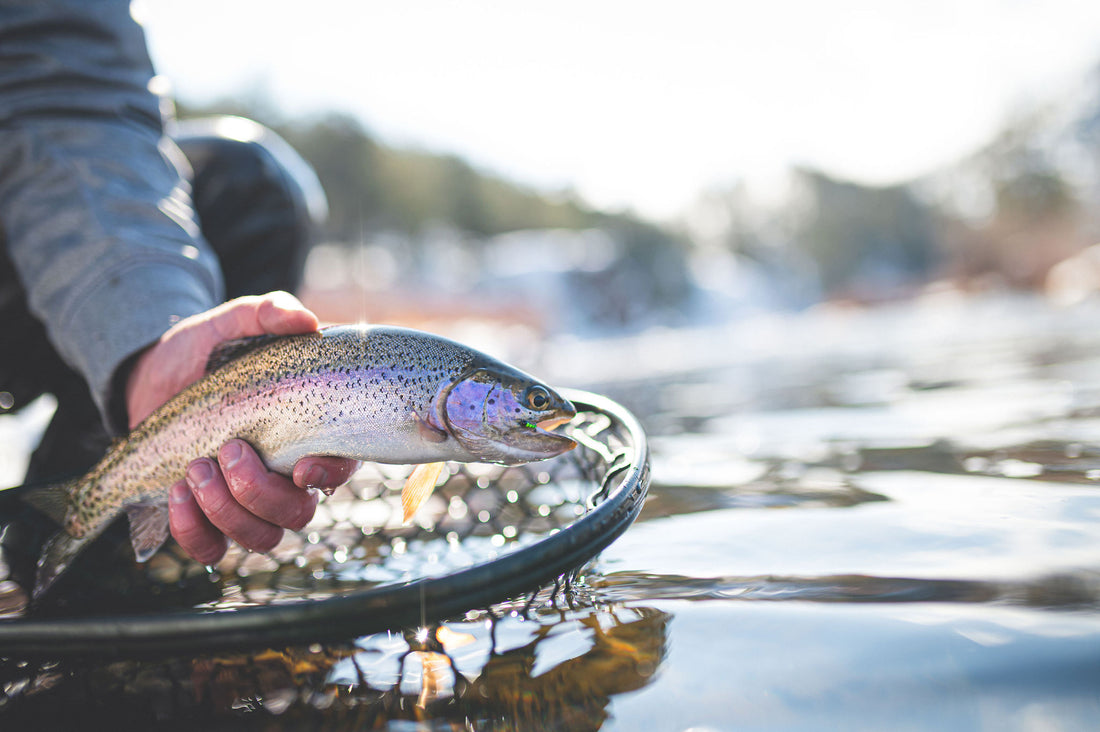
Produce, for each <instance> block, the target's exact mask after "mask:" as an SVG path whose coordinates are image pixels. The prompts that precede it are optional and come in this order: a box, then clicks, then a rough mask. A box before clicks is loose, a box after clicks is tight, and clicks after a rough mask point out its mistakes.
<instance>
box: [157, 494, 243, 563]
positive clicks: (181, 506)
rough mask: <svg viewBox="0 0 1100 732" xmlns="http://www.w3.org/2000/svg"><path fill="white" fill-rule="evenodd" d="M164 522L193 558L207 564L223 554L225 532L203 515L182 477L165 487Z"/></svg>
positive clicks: (225, 544)
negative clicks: (166, 490) (166, 488)
mask: <svg viewBox="0 0 1100 732" xmlns="http://www.w3.org/2000/svg"><path fill="white" fill-rule="evenodd" d="M168 525H169V527H170V528H171V530H172V536H174V537H175V539H176V543H178V544H179V545H180V548H182V549H183V550H184V551H185V552H187V554H188V555H190V556H191V558H192V559H194V560H195V561H197V562H200V563H202V564H207V565H209V564H214V563H215V562H217V561H218V560H219V559H221V558H222V557H223V556H225V550H226V548H227V547H228V544H229V543H228V542H227V541H226V538H225V534H223V533H222V532H220V531H218V529H217V528H215V527H214V525H213V524H212V523H210V519H208V518H206V514H204V513H203V512H202V509H200V508H199V504H198V503H197V502H196V501H195V497H194V496H193V495H192V493H191V489H190V488H189V487H188V485H187V483H186V482H185V481H182V480H181V481H180V482H178V483H176V484H175V485H173V486H172V487H171V489H169V492H168Z"/></svg>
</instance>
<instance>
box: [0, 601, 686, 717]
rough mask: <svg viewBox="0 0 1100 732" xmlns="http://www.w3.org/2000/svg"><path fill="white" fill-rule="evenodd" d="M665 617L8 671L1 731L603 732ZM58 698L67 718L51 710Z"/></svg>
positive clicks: (451, 630)
mask: <svg viewBox="0 0 1100 732" xmlns="http://www.w3.org/2000/svg"><path fill="white" fill-rule="evenodd" d="M670 617H671V616H670V615H669V614H668V613H666V612H663V611H660V610H656V609H653V608H651V607H644V606H642V607H630V608H626V607H622V606H615V607H609V608H607V609H604V610H596V609H592V608H590V609H585V610H577V611H568V610H560V611H549V610H544V611H542V612H536V613H532V614H529V615H528V616H526V617H525V616H523V615H521V614H518V613H516V614H506V615H504V616H502V617H485V618H476V619H471V620H468V621H463V622H456V623H448V624H445V625H440V626H435V627H432V628H430V629H419V630H410V631H408V632H406V633H405V634H400V633H399V634H380V635H375V636H368V637H365V638H361V639H359V640H358V641H357V642H356V643H355V644H354V645H350V644H349V645H346V646H340V645H333V646H325V647H322V646H312V647H308V648H289V649H283V650H267V651H263V652H259V653H250V654H235V655H223V656H215V657H206V656H203V657H199V658H195V659H169V660H160V661H144V662H142V661H119V662H116V663H107V664H94V663H90V664H85V665H80V664H75V663H66V664H49V665H47V666H44V667H35V666H34V665H29V664H27V663H4V662H0V685H2V686H3V690H4V693H3V694H2V695H0V710H3V711H5V712H6V714H5V717H4V719H5V721H6V722H10V723H12V724H16V723H18V722H24V723H27V724H30V723H31V722H32V721H33V723H34V724H35V725H36V726H41V725H46V726H49V725H51V724H61V723H64V724H69V723H76V722H77V721H81V722H82V723H85V724H87V723H88V721H89V720H100V721H102V723H103V725H104V726H121V727H125V728H130V727H132V726H133V725H135V724H151V723H153V722H155V721H157V720H164V719H174V720H177V721H178V720H192V721H197V720H219V719H221V720H224V719H227V718H228V719H234V720H236V721H235V722H234V725H233V729H270V724H271V723H272V720H273V719H274V718H278V719H279V725H280V728H284V729H296V728H298V727H299V725H303V724H320V723H322V722H323V723H324V724H325V725H326V726H325V728H326V729H362V728H374V727H375V726H377V725H381V724H386V723H390V722H397V721H400V720H407V721H424V720H435V721H434V722H433V723H432V726H431V727H430V728H431V729H436V728H440V729H443V728H446V729H450V728H452V727H451V725H456V726H457V727H458V728H461V729H502V728H504V729H525V730H596V729H599V728H600V727H601V725H602V724H603V721H604V720H605V719H606V718H607V715H608V712H607V709H608V705H609V703H610V702H611V699H612V698H613V697H615V696H616V695H620V694H624V693H626V692H631V691H636V690H638V689H640V688H643V687H644V686H646V685H647V684H649V683H650V682H651V681H652V679H653V678H654V676H655V674H656V673H657V671H658V669H659V668H660V666H661V664H662V662H663V660H664V658H665V655H666V653H667V639H668V623H669V620H670ZM32 685H33V688H32ZM60 697H63V698H65V699H66V704H65V705H61V706H59V705H57V704H56V703H55V702H54V701H53V700H54V699H56V698H60ZM504 720H507V721H506V722H505V721H504ZM502 725H503V726H502Z"/></svg>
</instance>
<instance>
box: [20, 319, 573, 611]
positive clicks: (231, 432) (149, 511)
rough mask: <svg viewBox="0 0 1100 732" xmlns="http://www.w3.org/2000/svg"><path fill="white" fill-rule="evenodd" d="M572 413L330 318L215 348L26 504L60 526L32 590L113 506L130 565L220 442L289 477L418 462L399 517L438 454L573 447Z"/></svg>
mask: <svg viewBox="0 0 1100 732" xmlns="http://www.w3.org/2000/svg"><path fill="white" fill-rule="evenodd" d="M575 413H576V412H575V410H574V408H573V405H572V404H570V403H569V401H568V400H566V399H564V398H562V397H561V396H559V395H558V394H557V393H555V392H554V391H553V390H552V389H550V388H549V387H547V386H546V385H544V384H542V383H540V382H538V381H537V380H535V379H533V378H532V377H530V376H528V375H527V374H524V373H523V372H521V371H519V370H518V369H515V368H513V367H511V366H509V365H507V364H504V363H502V362H500V361H498V360H496V359H494V358H492V357H490V356H487V355H485V354H483V353H480V352H478V351H476V350H474V349H471V348H468V347H466V346H463V345H461V344H459V343H456V342H454V341H451V340H448V339H446V338H442V337H440V336H435V335H431V334H428V333H423V332H420V331H415V330H409V329H405V328H394V327H358V326H338V327H333V328H327V329H325V330H323V331H321V332H319V333H310V334H306V335H297V336H259V337H255V338H245V339H241V340H237V341H230V342H228V343H226V344H223V345H222V346H221V347H219V348H218V349H216V350H215V351H214V353H213V354H212V355H211V358H210V363H209V364H208V365H207V375H206V376H204V377H203V378H201V379H199V380H198V381H196V382H195V383H194V384H192V385H191V386H189V387H187V388H186V389H184V390H183V391H181V392H180V393H179V394H177V395H176V396H175V397H173V398H172V399H171V400H170V401H168V402H167V403H165V404H164V405H163V406H162V407H161V408H160V409H158V410H157V411H156V412H154V413H153V414H151V415H150V416H149V417H148V418H147V419H146V420H145V421H144V422H142V423H141V424H140V425H138V426H137V427H136V428H135V429H134V430H133V431H132V432H131V433H130V434H129V435H128V436H127V437H125V438H124V439H122V440H120V441H118V442H117V443H115V444H114V445H113V446H112V448H111V449H110V451H109V452H108V453H107V454H106V456H104V458H103V459H102V460H101V461H100V462H99V463H98V464H97V465H96V466H95V467H94V468H93V469H92V470H91V471H90V472H89V473H88V474H87V475H85V476H83V477H82V478H79V479H77V480H76V481H74V482H72V483H68V484H63V485H58V486H48V487H45V488H41V489H37V491H35V492H34V493H32V494H31V495H30V496H28V501H29V502H31V503H33V504H34V505H36V506H38V507H39V508H41V509H42V510H43V511H45V512H46V513H48V514H49V515H51V516H53V517H54V518H55V519H56V520H57V521H58V522H59V523H60V524H61V525H62V526H63V527H64V530H63V531H59V532H58V533H57V535H56V536H54V537H53V538H52V539H51V540H50V541H48V542H47V544H46V546H45V548H44V550H43V554H42V558H41V559H40V560H39V563H38V573H37V577H36V581H35V590H34V595H35V597H38V596H40V595H41V594H42V593H43V592H45V590H46V589H47V588H48V587H49V586H50V585H51V584H52V583H53V582H54V580H56V579H57V577H58V576H60V574H61V573H62V572H63V571H65V569H66V568H67V567H68V566H69V564H70V563H71V562H72V560H73V558H74V557H75V556H76V555H77V553H78V552H79V551H80V550H81V549H82V548H83V547H84V546H85V545H87V544H88V543H89V542H90V541H92V540H93V539H94V538H95V537H97V536H98V535H99V534H100V533H101V532H102V531H103V530H104V529H105V528H106V527H107V526H108V525H109V524H110V523H111V522H112V521H113V520H114V519H115V517H116V516H118V514H119V513H120V512H122V511H125V512H126V513H127V514H128V517H129V520H130V538H131V543H132V544H133V547H134V554H135V556H136V557H137V559H138V561H145V560H146V559H148V558H149V557H151V556H152V555H153V554H154V553H155V552H156V550H157V549H158V548H159V547H160V546H161V545H162V544H163V543H164V541H165V540H166V539H167V538H168V533H169V529H168V489H169V487H170V486H171V485H172V484H173V483H175V482H176V481H177V480H179V479H180V478H182V477H183V474H184V472H185V470H186V468H187V465H188V464H189V463H190V462H191V461H192V460H194V459H196V458H199V457H203V456H214V455H216V454H217V452H218V449H219V448H220V447H221V446H222V445H223V444H225V442H226V441H228V440H229V439H231V438H234V437H239V438H242V439H244V440H246V441H247V442H249V443H250V444H251V445H252V446H253V447H254V448H255V449H256V450H257V452H258V453H259V454H260V456H261V457H262V458H263V460H264V462H265V464H266V465H267V466H268V467H269V468H270V469H272V470H274V471H276V472H279V473H282V474H284V475H290V474H291V471H292V470H293V468H294V464H295V462H297V461H298V459H299V458H302V457H304V456H306V455H332V456H337V457H345V458H353V459H356V460H367V461H373V462H381V463H398V464H416V465H417V467H416V468H415V469H414V470H413V472H412V475H411V476H410V477H409V479H408V482H407V483H406V484H405V487H404V489H403V490H402V504H403V506H404V510H405V520H406V521H408V520H409V518H411V516H412V514H413V513H414V512H415V511H416V509H417V508H419V506H420V505H421V504H422V503H423V502H424V501H425V500H427V498H428V496H429V495H430V494H431V491H432V489H433V488H434V486H435V482H436V479H437V478H438V476H439V472H440V470H441V468H442V467H443V462H442V461H446V460H454V461H459V462H494V463H504V464H507V465H514V464H518V463H524V462H529V461H532V460H541V459H543V458H548V457H553V456H554V455H558V454H560V453H562V452H565V451H566V450H569V449H571V448H573V447H575V445H576V443H575V442H573V440H572V439H570V438H569V437H566V436H565V435H562V434H557V433H555V432H552V431H551V430H553V429H554V428H555V427H557V426H558V425H560V424H562V423H564V422H566V421H568V420H569V419H571V418H572V417H573V416H574V414H575Z"/></svg>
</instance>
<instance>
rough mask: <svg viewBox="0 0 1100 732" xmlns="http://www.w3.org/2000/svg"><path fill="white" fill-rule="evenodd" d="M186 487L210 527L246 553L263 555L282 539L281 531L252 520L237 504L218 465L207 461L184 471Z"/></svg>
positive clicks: (254, 517)
mask: <svg viewBox="0 0 1100 732" xmlns="http://www.w3.org/2000/svg"><path fill="white" fill-rule="evenodd" d="M187 484H188V486H190V488H191V492H192V493H193V494H194V496H195V500H196V501H197V502H198V504H199V508H201V509H202V512H203V513H204V514H206V517H207V518H208V519H209V520H210V523H211V524H213V525H214V526H215V527H217V528H218V529H220V530H221V532H222V533H223V534H225V535H226V536H228V537H229V538H230V539H233V540H234V541H235V542H237V543H238V544H240V545H241V546H243V547H244V548H245V549H248V550H250V551H257V552H266V551H270V550H271V549H274V548H275V545H276V544H278V543H279V541H280V540H281V539H282V538H283V530H282V529H281V528H279V527H278V526H275V525H273V524H271V523H269V522H267V521H264V520H263V519H262V518H260V517H258V516H255V515H254V514H252V513H251V512H249V511H248V509H246V508H245V507H244V506H242V505H241V504H240V503H238V502H237V500H236V499H235V498H234V497H233V494H232V493H231V492H230V490H229V485H228V484H227V483H226V479H225V476H223V475H222V471H221V470H220V469H219V468H218V465H217V463H215V462H214V461H213V460H211V459H209V458H201V459H199V460H196V461H194V462H193V463H191V465H190V466H189V467H188V469H187Z"/></svg>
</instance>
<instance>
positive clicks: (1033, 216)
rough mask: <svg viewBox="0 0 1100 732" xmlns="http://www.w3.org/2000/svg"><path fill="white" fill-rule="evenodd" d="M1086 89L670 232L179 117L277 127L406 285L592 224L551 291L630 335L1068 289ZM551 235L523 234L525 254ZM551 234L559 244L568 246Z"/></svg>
mask: <svg viewBox="0 0 1100 732" xmlns="http://www.w3.org/2000/svg"><path fill="white" fill-rule="evenodd" d="M1086 86H1087V88H1086V89H1085V90H1083V91H1082V92H1081V93H1079V94H1075V95H1072V98H1070V99H1068V100H1055V101H1054V102H1051V103H1048V104H1045V105H1042V106H1036V107H1034V108H1032V109H1030V110H1026V111H1024V112H1021V113H1018V114H1017V115H1016V116H1014V117H1013V118H1011V119H1009V120H1008V121H1007V122H1006V123H1005V124H1004V126H1003V128H1002V130H1001V131H1000V132H999V133H998V134H997V135H995V136H994V138H993V139H991V140H990V141H989V142H988V143H987V144H986V145H984V146H983V147H982V148H980V149H978V150H976V151H975V152H974V153H973V154H971V155H969V156H967V157H965V158H964V159H962V160H959V161H957V162H956V163H954V164H952V165H949V166H946V167H945V168H943V169H941V170H938V171H935V172H933V173H931V174H929V175H926V176H924V177H922V178H919V179H916V180H911V181H905V182H901V183H897V184H894V185H877V186H876V185H866V184H860V183H856V182H853V181H846V180H842V179H840V178H838V177H836V176H834V175H831V174H829V173H828V172H827V171H822V170H816V169H813V168H807V167H804V168H798V169H795V170H793V171H791V172H790V176H789V185H788V186H787V191H786V193H785V195H784V196H782V197H781V198H780V199H779V200H778V201H774V200H773V201H772V202H771V203H769V204H767V205H761V204H759V203H758V202H756V201H754V200H753V198H752V196H751V195H749V194H748V192H747V187H746V185H745V184H744V183H743V182H739V183H736V184H734V185H731V186H729V187H726V188H721V189H714V190H711V191H708V192H706V193H705V195H703V196H701V198H700V200H699V203H698V204H697V206H696V207H695V210H694V211H693V212H691V213H690V214H689V215H688V216H687V217H686V218H685V221H684V222H680V223H679V224H674V225H657V224H655V223H652V222H649V221H645V220H643V219H641V218H639V217H637V216H634V215H631V214H629V213H621V212H620V213H609V212H604V211H599V210H596V209H594V208H592V207H591V206H588V205H587V204H586V203H585V202H584V201H582V200H581V199H580V198H579V197H578V196H576V195H575V194H573V193H571V192H568V191H566V192H559V193H546V192H542V191H538V190H535V189H532V188H530V187H526V186H523V185H520V184H517V183H514V182H511V181H508V180H504V179H502V178H501V177H499V176H495V175H492V174H489V173H486V172H485V171H481V170H478V169H477V168H475V167H474V166H472V165H471V164H470V163H468V162H467V161H465V160H463V159H462V158H459V157H457V156H454V155H441V154H434V153H430V152H425V151H421V150H408V149H398V148H394V147H392V146H388V145H386V144H383V143H382V142H380V141H378V140H377V139H375V138H374V137H373V136H372V135H371V134H370V133H369V132H368V131H367V130H365V129H364V128H363V126H362V125H361V124H360V123H359V122H357V121H356V120H355V119H353V118H351V117H349V116H347V115H342V114H329V115H326V116H320V117H315V118H310V119H291V120H283V119H279V118H278V117H277V116H276V115H273V114H271V113H269V112H267V111H266V110H265V105H264V104H262V103H256V102H255V101H253V102H251V103H244V104H241V103H223V104H218V105H215V106H214V107H213V108H208V109H184V110H183V112H182V115H181V116H200V115H204V114H209V113H215V112H216V113H221V114H238V115H241V116H245V117H251V118H253V119H256V120H258V121H260V122H262V123H264V124H266V125H268V126H269V127H271V128H272V129H274V130H275V131H276V132H277V133H278V134H280V135H281V136H282V137H283V138H284V139H286V140H287V141H288V142H289V143H290V144H291V145H292V146H293V147H294V148H295V149H297V150H298V151H299V152H300V153H301V154H302V156H303V157H304V158H306V160H308V161H309V162H310V163H311V164H312V165H313V166H314V168H315V170H316V171H317V174H318V177H319V178H320V180H321V183H322V185H323V186H324V188H325V191H326V193H327V196H328V201H329V208H330V217H329V221H328V223H327V225H326V230H325V232H324V236H325V239H326V240H328V241H331V242H339V243H342V244H344V245H346V246H348V247H355V246H359V245H361V244H362V243H363V242H365V241H368V240H370V239H372V238H374V237H376V236H378V235H380V234H384V235H388V236H390V237H391V240H392V239H393V238H394V235H396V241H398V242H399V245H398V248H400V249H401V250H402V251H401V256H400V260H401V262H402V263H403V267H404V269H403V271H402V273H401V277H400V279H401V281H402V283H403V284H404V283H408V282H410V281H412V280H415V279H416V278H417V277H418V276H422V275H423V273H424V272H426V271H429V270H431V269H432V264H433V260H438V259H439V254H440V240H441V239H443V240H446V241H450V242H457V243H458V244H457V245H458V246H459V247H460V248H461V249H462V250H463V257H462V258H463V259H464V261H466V262H467V265H468V266H466V269H465V272H466V273H470V272H474V273H480V275H481V276H482V277H484V278H492V277H494V276H495V273H496V270H495V269H494V267H495V264H496V263H495V262H494V261H493V257H494V256H497V255H498V254H499V252H498V251H497V250H495V249H494V248H493V242H494V240H495V239H498V238H500V237H501V236H502V235H505V234H508V233H509V232H522V231H525V230H530V231H534V230H562V231H572V232H582V231H591V230H598V231H600V232H602V233H603V234H606V235H607V236H609V237H610V238H611V239H612V240H613V242H614V247H613V250H614V256H613V257H612V258H610V259H609V260H607V261H606V262H605V263H604V266H602V267H600V268H597V269H595V270H594V269H592V268H591V267H588V266H578V267H575V268H574V269H573V271H566V270H568V269H569V267H565V268H563V269H562V271H560V272H556V274H555V275H554V276H556V277H559V278H561V279H563V280H565V285H563V286H562V287H559V288H557V289H556V290H555V292H557V293H558V301H559V302H561V303H562V304H563V306H564V307H572V308H574V309H583V311H584V313H583V319H585V320H586V321H587V322H588V323H590V324H591V325H592V326H593V327H594V328H597V329H599V328H604V329H610V328H614V329H621V328H624V327H633V326H637V325H646V324H650V323H654V322H661V323H665V324H676V323H677V322H683V321H685V320H691V319H692V318H694V317H696V316H698V314H699V312H700V311H702V310H706V309H707V308H706V307H700V304H699V303H700V297H701V296H700V292H702V293H704V296H705V297H711V299H712V300H713V299H714V294H715V293H718V294H719V298H718V299H721V298H722V297H725V301H726V304H727V305H728V303H729V302H730V301H736V302H735V303H734V305H735V307H739V306H740V305H741V304H743V303H744V302H750V301H751V302H755V303H757V304H765V305H770V306H774V305H779V306H785V307H802V306H806V305H808V304H812V303H813V302H816V301H817V300H819V299H821V298H826V299H845V300H854V301H858V302H876V301H882V300H888V299H895V298H898V297H905V296H909V295H913V294H916V293H919V292H920V291H921V290H922V289H923V288H925V287H926V286H927V285H928V284H929V283H930V282H933V281H941V282H950V283H952V284H953V285H955V286H956V287H958V288H961V289H988V288H1002V289H1005V288H1007V289H1026V290H1037V289H1048V290H1049V289H1051V288H1052V287H1053V288H1058V287H1061V286H1062V285H1059V284H1058V282H1059V279H1058V277H1052V273H1054V274H1055V275H1056V274H1057V273H1058V272H1065V271H1067V269H1068V270H1070V271H1073V272H1077V270H1080V269H1081V268H1080V267H1077V266H1076V265H1075V264H1074V262H1075V257H1079V256H1081V255H1082V253H1083V252H1085V251H1086V250H1087V249H1088V247H1089V245H1091V244H1093V243H1095V241H1096V236H1097V234H1098V229H1100V225H1098V218H1097V216H1096V214H1094V213H1093V209H1094V206H1092V202H1093V201H1095V200H1096V199H1097V197H1100V70H1098V71H1097V73H1096V74H1095V75H1094V78H1093V79H1091V80H1090V81H1089V83H1088V84H1087V85H1086ZM441 231H443V232H447V234H446V236H443V237H440V236H439V233H440V232H441ZM551 240H552V238H551V239H547V238H545V237H543V238H539V237H530V238H529V239H522V237H521V242H522V245H523V246H528V247H532V254H534V253H535V252H534V251H533V248H535V247H538V246H543V247H545V246H547V245H548V244H547V242H549V241H551ZM556 241H558V242H559V244H551V245H550V246H559V245H560V242H561V241H564V240H562V239H560V238H559V239H557V240H556ZM513 244H514V242H513ZM566 248H568V247H566ZM1095 252H1096V256H1095V260H1096V263H1097V264H1096V273H1095V277H1094V281H1085V282H1084V283H1083V285H1082V283H1081V279H1082V278H1081V276H1079V275H1075V276H1074V282H1075V287H1081V286H1083V287H1084V289H1085V290H1086V291H1098V292H1100V247H1098V248H1096V250H1095ZM538 254H539V257H543V258H545V253H542V252H540V253H538ZM537 258H538V257H532V259H537ZM469 262H473V264H472V265H470V264H469ZM444 266H445V267H446V266H449V265H446V264H445V265H444ZM436 269H439V268H438V267H436ZM746 273H748V274H746ZM548 276H549V275H548ZM1063 279H1064V278H1063ZM746 283H748V284H747V285H746ZM523 286H524V287H533V285H531V284H530V283H525V284H524V285H523ZM731 292H732V293H740V294H736V295H733V296H730V295H729V293H731ZM707 293H709V294H707ZM737 298H741V299H740V300H737ZM723 307H725V305H724V306H723ZM711 310H712V311H713V310H715V309H714V308H711ZM719 310H721V308H719ZM723 313H724V314H725V315H726V316H728V315H729V309H728V307H727V308H726V310H725V311H723ZM573 320H574V321H576V318H574V319H573Z"/></svg>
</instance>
